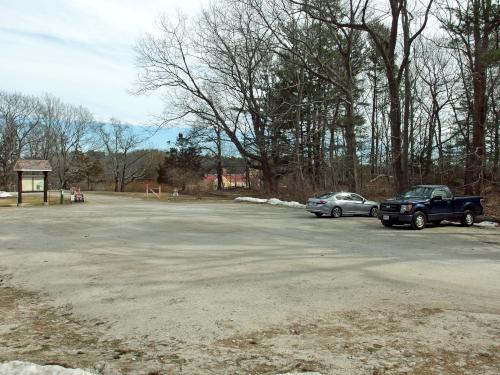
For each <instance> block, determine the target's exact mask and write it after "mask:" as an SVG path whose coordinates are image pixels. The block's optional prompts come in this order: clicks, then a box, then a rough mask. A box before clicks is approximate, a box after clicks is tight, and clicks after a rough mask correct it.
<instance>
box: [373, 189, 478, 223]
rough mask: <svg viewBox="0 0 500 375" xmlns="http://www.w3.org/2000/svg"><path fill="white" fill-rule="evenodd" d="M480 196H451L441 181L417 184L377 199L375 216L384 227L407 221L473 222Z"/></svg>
mask: <svg viewBox="0 0 500 375" xmlns="http://www.w3.org/2000/svg"><path fill="white" fill-rule="evenodd" d="M482 203H483V199H482V198H481V197H473V196H467V197H466V196H453V194H452V192H451V190H450V188H449V187H448V186H445V185H417V186H414V187H412V188H411V189H410V190H408V191H407V192H405V193H404V194H402V195H401V196H399V197H396V198H391V199H387V200H385V201H382V202H380V206H379V210H378V218H379V219H380V221H381V222H382V224H383V225H384V226H386V227H391V226H393V225H398V224H410V225H411V226H412V228H413V229H424V228H425V225H426V224H427V223H428V222H431V223H434V224H439V223H440V222H441V221H442V220H460V222H461V223H462V225H464V226H471V225H472V224H474V217H475V216H477V215H482V214H483V206H482Z"/></svg>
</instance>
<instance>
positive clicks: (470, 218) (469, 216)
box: [460, 210, 474, 227]
mask: <svg viewBox="0 0 500 375" xmlns="http://www.w3.org/2000/svg"><path fill="white" fill-rule="evenodd" d="M460 222H461V223H462V225H463V226H464V227H470V226H472V225H474V213H473V212H472V211H470V210H466V211H465V212H464V216H463V217H462V219H461V220H460Z"/></svg>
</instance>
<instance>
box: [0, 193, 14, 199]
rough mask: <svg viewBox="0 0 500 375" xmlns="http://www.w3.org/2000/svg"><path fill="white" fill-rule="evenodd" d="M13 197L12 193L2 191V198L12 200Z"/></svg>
mask: <svg viewBox="0 0 500 375" xmlns="http://www.w3.org/2000/svg"><path fill="white" fill-rule="evenodd" d="M10 197H12V194H11V193H7V192H6V191H0V198H10Z"/></svg>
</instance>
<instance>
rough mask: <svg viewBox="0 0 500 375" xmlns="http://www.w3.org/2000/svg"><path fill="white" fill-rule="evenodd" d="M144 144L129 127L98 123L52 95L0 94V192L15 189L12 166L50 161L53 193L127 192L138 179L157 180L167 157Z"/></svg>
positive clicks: (116, 122) (114, 121)
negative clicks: (73, 188) (78, 186)
mask: <svg viewBox="0 0 500 375" xmlns="http://www.w3.org/2000/svg"><path fill="white" fill-rule="evenodd" d="M144 140H145V137H140V136H139V135H138V134H137V132H134V131H133V129H132V128H131V126H129V125H126V124H122V123H120V122H119V121H118V120H116V119H111V121H110V123H106V124H104V123H98V122H96V121H95V120H94V116H93V115H92V113H91V112H90V111H89V110H88V109H86V108H84V107H81V106H74V105H70V104H67V103H64V102H62V101H61V100H60V99H58V98H55V97H53V96H50V95H44V96H42V97H34V96H28V95H22V94H18V93H8V92H4V91H0V190H14V187H15V178H16V177H15V174H14V173H13V167H14V164H15V163H16V161H17V160H18V159H20V158H24V159H46V160H49V161H50V163H51V165H52V168H53V172H52V173H51V187H52V188H69V187H70V185H71V184H73V183H82V182H85V185H86V186H82V188H85V189H91V188H93V187H94V186H95V185H96V184H101V185H103V184H104V185H105V184H111V185H112V186H113V188H114V190H115V191H124V189H125V187H126V185H127V184H128V183H130V182H132V181H134V180H136V179H139V178H151V179H156V177H157V168H158V165H159V164H160V163H161V162H162V160H163V158H164V153H163V152H161V151H158V150H144V149H141V147H140V146H141V145H142V143H143V142H144Z"/></svg>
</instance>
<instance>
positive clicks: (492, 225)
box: [474, 221, 499, 228]
mask: <svg viewBox="0 0 500 375" xmlns="http://www.w3.org/2000/svg"><path fill="white" fill-rule="evenodd" d="M474 225H476V226H478V227H485V228H496V227H498V226H499V225H498V223H495V222H494V221H481V222H480V223H476V224H474Z"/></svg>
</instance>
